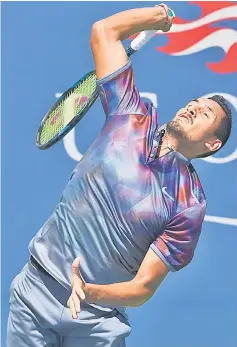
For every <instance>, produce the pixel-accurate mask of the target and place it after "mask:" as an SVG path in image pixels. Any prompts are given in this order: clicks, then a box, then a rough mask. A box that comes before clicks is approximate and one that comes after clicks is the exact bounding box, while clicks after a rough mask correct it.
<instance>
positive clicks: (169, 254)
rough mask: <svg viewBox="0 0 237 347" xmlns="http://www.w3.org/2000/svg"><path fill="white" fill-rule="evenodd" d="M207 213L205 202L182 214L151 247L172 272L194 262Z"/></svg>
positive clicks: (168, 225) (170, 223)
mask: <svg viewBox="0 0 237 347" xmlns="http://www.w3.org/2000/svg"><path fill="white" fill-rule="evenodd" d="M205 212H206V203H205V202H203V203H201V204H196V205H194V206H192V207H189V208H187V209H185V210H184V211H182V212H180V213H179V214H177V215H176V216H175V217H174V218H172V220H171V221H170V222H169V223H168V224H167V226H166V228H165V230H164V232H163V233H162V234H161V235H160V236H158V238H157V239H156V240H155V241H154V242H153V244H152V245H151V248H152V249H153V251H154V252H155V253H156V254H157V255H158V256H159V257H160V258H161V260H163V262H164V263H165V264H166V265H167V267H168V268H169V270H170V271H178V270H180V269H182V268H183V267H185V266H186V265H188V264H189V263H190V261H191V260H192V258H193V255H194V251H195V248H196V245H197V242H198V240H199V236H200V233H201V229H202V223H203V219H204V216H205Z"/></svg>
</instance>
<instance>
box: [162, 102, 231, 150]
mask: <svg viewBox="0 0 237 347" xmlns="http://www.w3.org/2000/svg"><path fill="white" fill-rule="evenodd" d="M223 117H225V112H224V110H223V109H222V108H221V106H220V105H218V104H217V103H216V102H215V101H213V100H210V99H205V98H200V99H194V100H192V101H191V102H189V103H188V104H187V105H186V106H185V107H184V108H182V109H180V110H179V111H178V112H177V113H176V116H175V117H174V119H173V120H172V121H171V122H169V123H168V125H167V130H168V132H169V133H170V134H172V135H173V136H175V137H179V138H180V139H182V140H183V141H187V142H189V145H190V144H192V148H194V150H195V151H196V154H197V155H198V154H201V153H205V152H208V151H216V150H217V149H219V148H220V147H221V145H222V143H221V141H220V140H219V139H218V138H217V137H216V135H215V132H216V130H217V129H218V127H219V126H220V124H221V121H222V119H223Z"/></svg>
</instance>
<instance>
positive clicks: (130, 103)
mask: <svg viewBox="0 0 237 347" xmlns="http://www.w3.org/2000/svg"><path fill="white" fill-rule="evenodd" d="M97 87H98V91H99V96H100V99H101V103H102V106H103V109H104V112H105V114H106V116H113V115H126V114H141V115H146V114H147V108H146V106H145V104H144V102H143V101H142V99H141V97H140V94H139V91H138V90H137V88H136V86H135V84H134V74H133V69H132V64H131V61H130V60H129V61H128V62H127V64H126V65H124V66H123V67H122V68H120V69H118V70H117V71H115V72H114V73H112V74H110V75H109V76H107V77H104V78H102V79H100V80H97Z"/></svg>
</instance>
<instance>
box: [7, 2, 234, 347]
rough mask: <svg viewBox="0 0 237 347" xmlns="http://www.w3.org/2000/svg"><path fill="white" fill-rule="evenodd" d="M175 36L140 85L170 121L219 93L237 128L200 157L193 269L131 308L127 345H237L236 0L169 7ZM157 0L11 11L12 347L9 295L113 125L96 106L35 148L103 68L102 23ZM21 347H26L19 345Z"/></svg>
mask: <svg viewBox="0 0 237 347" xmlns="http://www.w3.org/2000/svg"><path fill="white" fill-rule="evenodd" d="M168 4H169V5H170V7H172V8H173V9H174V11H175V12H176V15H177V19H176V22H175V25H174V26H173V32H172V33H170V34H169V35H158V36H157V37H155V38H154V39H153V40H152V41H151V42H150V43H149V44H148V45H147V46H145V47H144V48H143V49H142V50H141V52H140V53H139V54H137V55H136V56H135V57H134V58H132V60H133V65H134V70H135V75H136V84H137V86H138V88H139V90H140V91H141V93H142V94H143V96H145V97H147V98H151V99H152V100H153V101H154V102H155V103H157V104H158V110H159V115H160V119H161V120H162V122H163V123H165V122H167V121H168V120H169V119H170V118H171V117H173V115H174V113H175V111H176V110H177V109H179V108H180V107H181V106H183V105H184V104H186V102H187V101H189V100H190V99H192V98H194V97H200V96H204V95H207V94H209V93H220V94H223V95H225V96H226V97H227V99H228V100H229V101H230V103H231V104H232V107H233V112H234V113H233V118H234V129H233V134H232V137H231V139H230V141H229V143H228V144H227V145H226V147H225V148H224V149H223V150H221V152H220V153H218V154H217V155H216V156H215V157H211V158H208V159H207V160H196V161H195V162H194V165H195V167H196V169H197V171H198V173H199V175H200V178H201V181H202V183H203V186H204V189H205V191H206V195H207V199H208V209H207V216H206V220H205V222H204V226H203V232H202V236H201V239H200V242H199V244H198V247H197V251H196V254H195V258H194V260H193V261H192V263H191V264H190V265H189V266H188V267H187V268H185V269H183V270H182V271H180V272H179V273H175V274H170V275H169V276H168V278H167V280H165V282H164V283H163V284H162V286H161V288H160V289H159V291H158V292H157V293H156V295H155V296H154V297H153V298H152V299H151V300H150V301H149V302H148V303H147V304H145V305H144V306H143V307H140V308H136V309H129V314H130V320H131V324H132V327H133V332H132V334H131V336H130V337H129V339H128V347H147V346H148V347H158V346H161V347H206V346H208V347H236V346H237V334H236V326H237V310H236V307H237V279H236V264H237V252H236V244H237V199H236V193H237V184H236V177H237V140H236V123H237V122H236V110H237V72H236V71H237V58H236V57H237V2H202V3H201V2H195V3H189V2H170V3H168ZM153 5H154V2H149V1H147V2H4V3H2V202H3V203H2V332H3V334H2V346H3V347H4V346H5V336H6V324H7V315H8V308H9V305H8V288H9V285H10V282H11V280H12V279H13V277H14V276H15V275H16V274H17V273H18V272H19V271H20V270H21V268H22V267H23V265H24V263H25V262H26V261H27V259H28V250H27V246H28V242H29V240H30V239H31V238H32V237H33V235H34V234H35V233H36V232H37V231H38V229H39V228H40V227H41V225H42V224H43V223H44V222H45V220H46V219H47V218H48V216H49V215H50V214H51V212H52V211H53V209H54V207H55V206H56V204H57V202H58V200H59V199H60V195H61V192H62V190H63V188H64V186H65V185H66V183H67V180H68V179H69V177H70V174H71V172H72V170H73V168H74V166H75V165H76V161H77V160H79V159H80V157H81V155H83V154H84V153H85V152H86V150H87V148H88V146H89V145H90V144H91V143H92V141H93V140H94V139H95V138H96V136H97V134H98V132H99V130H100V128H101V127H102V124H103V122H104V114H103V111H102V108H101V105H100V102H99V101H97V102H96V104H95V105H94V106H93V108H92V109H91V111H90V112H89V114H88V115H86V117H85V118H84V119H83V121H82V122H81V123H80V124H79V125H78V126H77V128H76V130H75V131H73V132H71V133H70V134H69V135H68V136H67V138H66V139H65V141H61V143H59V144H57V145H56V146H54V147H52V148H51V149H50V150H47V151H40V150H39V149H37V148H36V146H35V134H36V131H37V127H38V125H39V122H40V120H41V118H42V116H43V115H44V114H45V112H46V111H47V109H48V108H49V107H50V106H51V105H52V104H53V103H54V102H55V101H56V98H57V96H58V95H59V94H60V93H62V92H63V91H64V90H65V89H67V88H68V87H69V86H70V85H71V84H72V83H73V82H74V81H75V80H77V79H79V78H80V77H81V76H82V75H83V74H85V73H86V72H88V71H89V70H91V69H93V60H92V55H91V51H90V44H89V39H90V30H91V26H92V24H93V23H94V22H95V21H96V20H99V19H101V18H103V17H106V16H109V15H111V14H113V13H115V12H119V11H122V10H126V9H130V8H134V7H144V6H153ZM16 347H17V346H16Z"/></svg>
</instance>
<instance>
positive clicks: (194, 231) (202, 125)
mask: <svg viewBox="0 0 237 347" xmlns="http://www.w3.org/2000/svg"><path fill="white" fill-rule="evenodd" d="M171 24H172V23H171V18H170V17H169V16H168V8H167V7H166V6H165V5H160V6H157V7H154V8H141V9H133V10H129V11H125V12H121V13H118V14H115V15H113V16H111V17H109V18H106V19H103V20H101V21H99V22H97V23H95V24H94V26H93V28H92V36H91V46H92V51H93V56H94V61H95V66H96V74H97V78H98V88H99V93H100V98H101V102H102V104H103V108H104V112H105V114H106V121H105V124H104V126H103V128H102V130H101V132H100V134H99V136H98V138H97V139H96V141H95V142H94V143H93V144H92V145H91V147H90V148H89V150H88V151H87V153H86V154H85V155H84V157H83V158H82V160H81V161H80V162H79V164H78V165H77V167H76V168H75V170H74V172H73V175H72V177H71V180H70V181H69V183H68V185H67V186H66V188H65V190H64V191H63V194H62V198H61V201H60V203H59V204H58V206H57V207H56V209H55V211H54V213H53V214H52V215H51V216H50V218H49V219H48V220H47V222H46V223H45V224H44V225H43V226H42V228H41V229H40V231H39V232H38V233H37V235H36V236H35V237H34V238H33V240H32V241H31V243H30V245H29V250H30V254H31V257H30V261H29V263H28V264H27V265H25V267H24V268H23V270H22V271H21V273H20V274H19V275H17V276H16V278H15V279H14V280H13V282H12V284H11V288H10V314H9V321H8V337H7V346H8V347H27V346H28V347H43V346H47V347H56V346H60V347H96V346H101V347H123V346H125V338H126V337H127V336H128V335H129V334H130V331H131V328H130V325H129V322H128V317H127V314H126V307H134V306H139V305H142V304H144V303H145V302H146V301H148V300H149V299H150V298H151V297H152V295H153V294H154V293H155V292H156V290H157V288H159V286H160V285H161V283H162V282H163V280H164V279H165V277H166V276H167V274H168V273H169V272H170V271H178V270H180V269H182V268H183V267H185V266H187V265H188V264H189V263H190V261H191V260H192V258H193V255H194V250H195V247H196V245H197V242H198V239H199V236H200V232H201V228H202V223H203V218H204V215H205V209H206V199H205V195H204V192H203V189H202V186H201V183H200V181H199V178H198V175H197V173H196V172H195V170H194V168H193V166H192V165H191V163H190V161H191V159H194V158H197V157H199V158H200V157H204V156H208V155H211V154H213V153H215V152H216V151H218V150H219V149H220V148H221V147H222V146H223V145H224V144H225V142H226V141H227V139H228V137H229V135H230V130H231V112H230V109H229V107H228V105H227V103H226V101H225V100H224V99H223V98H222V97H220V96H213V97H212V98H209V99H204V98H197V99H195V100H191V101H190V102H189V103H188V104H187V105H185V106H184V107H183V108H182V109H181V110H179V111H178V112H177V114H176V115H175V116H174V118H173V120H171V121H170V122H169V123H168V124H167V125H160V121H159V120H158V118H157V112H156V110H155V109H154V107H153V105H152V104H146V103H144V102H143V101H142V100H141V98H140V95H139V92H138V90H137V89H136V86H135V84H134V75H133V70H132V66H131V61H130V60H128V58H127V55H126V53H125V50H124V48H123V45H122V43H121V41H122V40H124V39H126V38H127V37H128V36H130V35H131V34H134V33H137V32H139V31H142V30H149V29H157V30H158V29H159V30H163V31H168V30H169V29H170V27H171ZM151 77H153V76H151ZM154 77H155V78H156V79H157V80H158V82H157V83H159V75H157V76H154ZM194 82H195V81H194ZM170 100H171V99H170ZM170 102H171V101H170ZM167 107H169V106H168V105H167ZM74 259H75V260H74ZM79 260H80V265H79ZM72 264H73V267H72ZM72 271H73V277H72ZM71 285H72V288H71ZM68 306H69V307H68ZM72 317H73V318H74V319H72Z"/></svg>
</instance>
